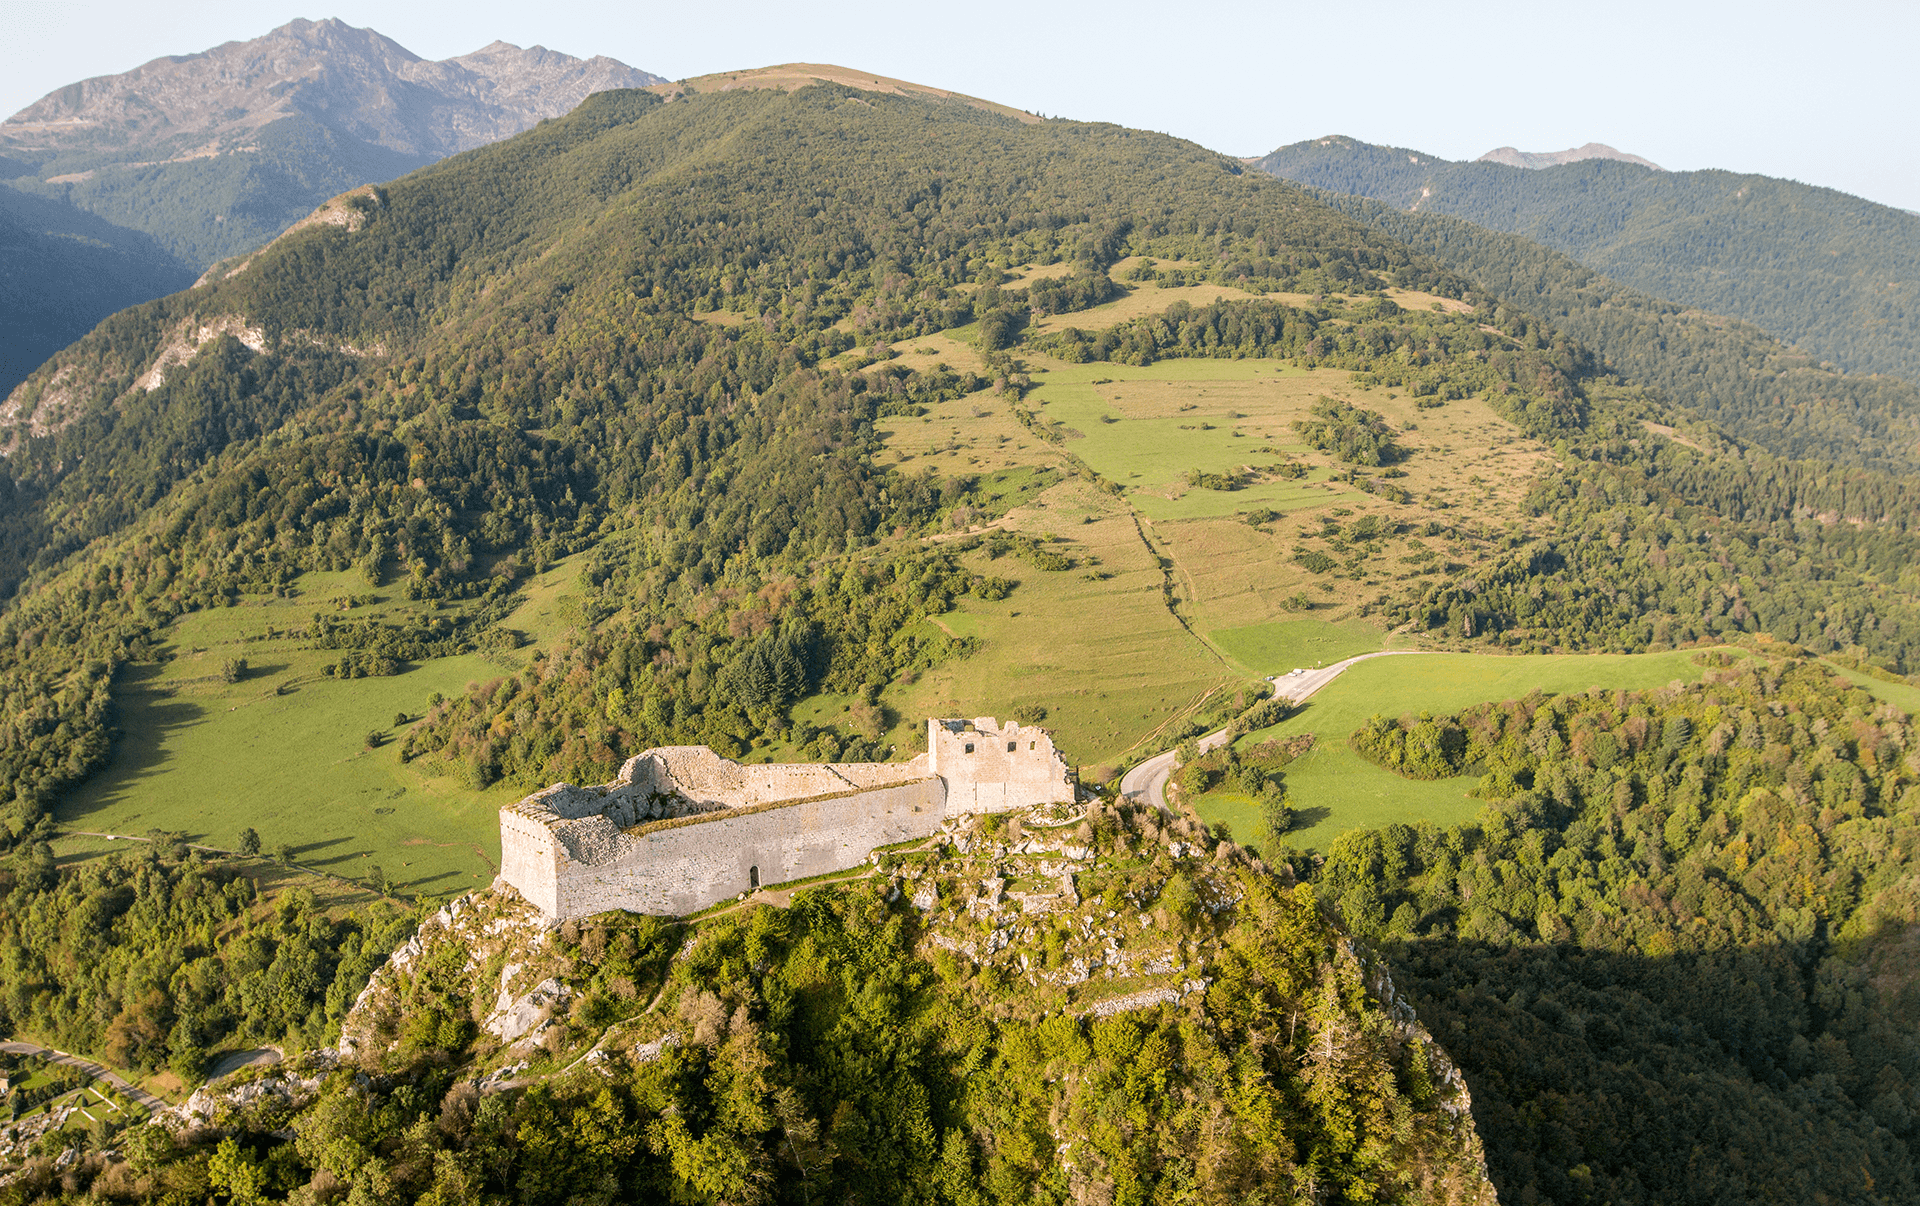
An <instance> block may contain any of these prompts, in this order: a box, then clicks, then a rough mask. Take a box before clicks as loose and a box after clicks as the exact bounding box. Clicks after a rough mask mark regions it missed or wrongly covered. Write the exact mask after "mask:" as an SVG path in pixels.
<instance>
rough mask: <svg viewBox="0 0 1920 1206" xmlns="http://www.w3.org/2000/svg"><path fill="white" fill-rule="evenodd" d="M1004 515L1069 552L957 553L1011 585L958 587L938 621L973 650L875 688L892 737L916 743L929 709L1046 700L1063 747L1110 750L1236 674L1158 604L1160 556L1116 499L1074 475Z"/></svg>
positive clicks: (933, 712) (1010, 706) (1103, 757)
mask: <svg viewBox="0 0 1920 1206" xmlns="http://www.w3.org/2000/svg"><path fill="white" fill-rule="evenodd" d="M1010 520H1011V522H1010V524H1009V526H1010V527H1012V528H1013V529H1014V530H1015V531H1020V532H1025V533H1029V534H1033V535H1036V536H1038V535H1046V534H1055V535H1059V536H1061V537H1063V540H1062V541H1061V542H1060V543H1058V544H1053V545H1050V546H1049V547H1050V548H1053V549H1056V550H1058V551H1060V552H1062V553H1065V554H1066V555H1067V556H1069V557H1071V558H1073V559H1074V561H1075V563H1076V564H1075V566H1074V568H1072V569H1067V570H1052V571H1048V570H1040V569H1036V568H1035V567H1034V566H1033V565H1031V564H1030V563H1028V562H1026V561H1023V560H1021V559H1020V558H1019V557H1017V556H1015V555H1012V554H1008V555H1006V556H1003V557H1000V558H998V559H990V558H989V557H988V555H987V553H986V552H985V550H976V551H974V552H970V553H968V554H966V555H965V558H964V560H965V562H966V564H967V565H968V566H969V567H970V568H972V569H974V570H975V571H977V572H979V573H983V574H989V575H993V576H996V577H1006V578H1011V579H1014V580H1015V581H1017V582H1018V583H1019V585H1018V587H1017V588H1016V589H1015V590H1014V592H1013V594H1012V595H1011V596H1009V597H1008V598H1006V599H1003V600H999V601H997V602H987V601H984V600H980V599H973V598H969V599H966V600H963V601H962V602H961V603H960V605H959V606H958V608H957V609H956V610H955V611H954V612H953V613H951V614H949V615H946V616H942V617H940V619H939V620H938V621H937V623H938V624H939V626H940V627H942V628H945V629H946V630H948V631H949V632H951V633H953V634H954V635H956V636H973V637H977V638H978V639H979V641H980V642H981V647H980V650H979V652H977V653H975V654H974V655H973V656H971V657H967V658H962V659H958V660H955V661H952V662H949V663H947V664H945V665H942V666H936V667H934V668H933V669H931V670H929V671H926V672H925V673H924V674H922V675H921V676H920V677H919V678H918V679H917V680H916V681H914V682H911V683H897V684H894V685H892V686H889V687H888V688H887V689H886V690H885V691H884V692H883V693H882V696H881V699H882V702H883V703H884V704H886V705H887V707H888V708H889V709H890V710H891V712H892V713H894V714H895V716H897V717H898V720H899V724H898V726H897V727H896V730H895V735H894V737H893V740H895V741H896V742H897V743H899V745H900V748H901V749H902V750H903V751H905V750H912V749H918V748H919V743H920V735H919V733H918V726H919V725H921V724H922V723H924V719H925V717H927V716H982V715H993V716H997V717H999V718H1000V719H1002V720H1005V719H1007V718H1009V717H1010V716H1011V715H1012V714H1013V711H1014V709H1015V708H1019V707H1022V706H1033V707H1043V708H1046V709H1047V719H1046V721H1045V723H1046V725H1047V727H1048V728H1049V729H1051V730H1053V733H1054V739H1055V740H1056V741H1057V742H1058V743H1059V744H1060V748H1061V750H1062V752H1063V753H1065V755H1066V757H1067V758H1068V760H1069V761H1071V762H1074V763H1079V764H1091V763H1095V762H1103V761H1109V760H1111V759H1113V758H1116V757H1117V756H1118V755H1119V754H1120V753H1121V752H1122V751H1124V750H1126V749H1128V748H1130V747H1132V746H1133V745H1135V744H1136V743H1138V742H1139V741H1140V740H1141V739H1142V738H1144V737H1146V736H1147V735H1148V734H1149V733H1151V732H1152V731H1154V730H1155V729H1156V728H1158V727H1160V726H1161V725H1162V724H1164V723H1165V722H1166V721H1167V720H1168V719H1169V718H1170V717H1172V716H1174V715H1175V714H1177V713H1178V712H1180V711H1181V710H1182V709H1184V708H1185V707H1187V706H1188V705H1189V704H1190V703H1192V702H1193V701H1194V700H1195V699H1197V698H1198V697H1200V696H1202V695H1204V694H1206V693H1207V692H1208V691H1210V690H1212V689H1213V688H1214V687H1216V686H1219V685H1221V684H1223V683H1226V682H1228V681H1230V680H1235V681H1237V676H1236V675H1234V674H1233V673H1232V672H1231V671H1230V670H1229V669H1228V667H1227V666H1226V665H1225V664H1224V663H1223V662H1222V660H1221V659H1220V658H1218V657H1217V656H1215V655H1214V654H1213V653H1212V651H1210V650H1209V649H1208V648H1207V647H1206V646H1205V645H1204V644H1202V643H1201V642H1200V641H1198V640H1195V639H1194V638H1193V637H1192V636H1191V635H1190V634H1189V633H1188V632H1187V631H1186V629H1184V628H1182V627H1181V626H1180V624H1179V622H1178V621H1177V620H1175V619H1174V617H1173V616H1172V614H1171V613H1169V612H1168V611H1167V607H1166V603H1165V598H1164V595H1163V594H1162V581H1163V578H1162V575H1161V571H1160V568H1159V566H1158V565H1157V564H1156V563H1155V561H1154V560H1153V557H1152V555H1151V554H1150V553H1149V552H1148V550H1147V547H1146V546H1145V545H1144V544H1143V543H1142V542H1141V540H1140V536H1139V532H1138V530H1137V529H1136V528H1135V526H1134V521H1133V518H1132V516H1131V515H1130V514H1129V513H1128V512H1127V511H1126V510H1125V509H1124V508H1123V507H1121V506H1120V505H1119V504H1117V503H1116V502H1115V501H1114V500H1113V499H1111V498H1110V497H1108V496H1107V495H1105V494H1102V493H1101V492H1099V491H1097V490H1095V489H1093V488H1092V487H1091V486H1089V485H1087V484H1086V483H1085V482H1082V481H1079V480H1077V479H1071V480H1067V481H1064V482H1062V483H1060V484H1059V485H1057V486H1055V487H1053V488H1051V489H1049V490H1048V491H1046V492H1045V493H1044V494H1042V495H1041V496H1040V497H1039V498H1038V499H1036V500H1035V502H1034V504H1033V505H1031V506H1027V507H1023V508H1021V509H1020V510H1018V511H1016V512H1015V513H1014V514H1013V515H1012V516H1011V517H1010ZM1087 520H1091V521H1092V522H1086V521H1087ZM908 730H912V731H911V732H909V731H908ZM909 741H911V742H912V744H911V745H909V744H908V742H909Z"/></svg>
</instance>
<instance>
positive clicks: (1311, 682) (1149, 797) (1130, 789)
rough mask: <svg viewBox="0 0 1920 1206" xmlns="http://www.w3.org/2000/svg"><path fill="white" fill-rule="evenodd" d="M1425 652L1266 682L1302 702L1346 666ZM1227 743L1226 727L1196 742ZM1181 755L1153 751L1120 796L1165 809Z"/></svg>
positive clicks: (1125, 780)
mask: <svg viewBox="0 0 1920 1206" xmlns="http://www.w3.org/2000/svg"><path fill="white" fill-rule="evenodd" d="M1422 652H1425V651H1424V650H1419V649H1389V650H1385V651H1382V652H1380V653H1363V654H1361V655H1360V656H1358V657H1350V658H1348V659H1347V660H1345V661H1343V662H1335V663H1334V664H1333V665H1331V666H1323V667H1321V668H1320V669H1318V670H1307V671H1305V672H1299V671H1296V672H1294V673H1291V674H1276V675H1275V676H1273V677H1272V678H1270V679H1268V680H1267V681H1268V682H1270V683H1272V684H1273V697H1274V698H1275V699H1285V700H1290V701H1292V702H1293V703H1295V704H1301V703H1305V702H1306V699H1307V697H1308V696H1309V695H1312V694H1313V693H1314V692H1316V691H1318V690H1319V689H1320V688H1322V687H1324V686H1326V685H1327V684H1328V683H1330V682H1332V681H1333V680H1334V679H1336V678H1339V677H1340V676H1341V675H1342V674H1344V673H1346V671H1347V668H1348V667H1350V666H1353V665H1356V664H1358V663H1360V662H1364V661H1366V660H1367V659H1369V658H1376V657H1401V656H1406V655H1411V654H1418V653H1422ZM1226 742H1227V730H1226V729H1219V730H1217V731H1215V732H1212V733H1208V734H1207V735H1206V736H1205V737H1202V738H1200V740H1199V742H1198V743H1197V744H1198V746H1199V747H1200V750H1201V752H1202V753H1205V752H1206V751H1207V750H1212V749H1218V748H1219V747H1221V746H1223V745H1225V744H1226ZM1179 756H1180V751H1179V750H1177V749H1171V750H1167V751H1165V752H1164V753H1159V754H1155V755H1154V756H1153V757H1151V758H1149V759H1147V760H1146V761H1145V762H1142V763H1140V765H1138V766H1136V767H1134V768H1133V769H1132V770H1130V771H1128V772H1127V773H1126V774H1125V775H1124V776H1123V777H1122V778H1121V780H1120V795H1121V796H1122V797H1123V798H1125V799H1128V800H1143V801H1145V802H1146V803H1149V804H1151V805H1153V806H1154V807H1155V808H1158V809H1159V810H1160V811H1161V812H1165V811H1166V810H1167V780H1168V779H1169V778H1171V777H1172V775H1173V766H1174V761H1175V759H1177V758H1178V757H1179Z"/></svg>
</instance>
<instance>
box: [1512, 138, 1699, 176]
mask: <svg viewBox="0 0 1920 1206" xmlns="http://www.w3.org/2000/svg"><path fill="white" fill-rule="evenodd" d="M1585 159H1614V160H1618V161H1619V162H1621V163H1637V164H1639V165H1640V166H1641V167H1643V168H1652V169H1653V170H1654V171H1656V172H1664V171H1666V170H1667V169H1665V168H1663V167H1661V166H1660V165H1659V164H1657V163H1655V162H1654V161H1653V160H1651V159H1642V158H1641V157H1640V156H1638V155H1629V154H1627V153H1626V152H1625V151H1622V150H1617V149H1615V148H1613V147H1610V146H1608V145H1607V144H1606V143H1604V142H1590V143H1587V144H1586V145H1585V146H1578V147H1569V148H1568V149H1566V150H1564V151H1523V150H1520V149H1519V148H1518V147H1495V148H1494V149H1493V150H1491V151H1488V152H1487V153H1486V154H1484V155H1482V156H1480V158H1478V159H1476V160H1474V162H1475V163H1502V164H1505V165H1506V166H1508V167H1517V168H1549V167H1559V166H1560V165H1561V164H1563V163H1579V162H1580V161H1582V160H1585Z"/></svg>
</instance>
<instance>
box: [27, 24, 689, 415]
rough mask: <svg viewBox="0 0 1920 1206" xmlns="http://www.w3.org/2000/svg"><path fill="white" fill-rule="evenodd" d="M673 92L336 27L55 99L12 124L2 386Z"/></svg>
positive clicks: (523, 58)
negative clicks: (521, 149) (194, 285)
mask: <svg viewBox="0 0 1920 1206" xmlns="http://www.w3.org/2000/svg"><path fill="white" fill-rule="evenodd" d="M661 82H662V81H661V79H660V77H659V76H656V75H652V74H650V73H648V72H645V71H640V70H638V69H636V68H633V67H629V66H627V65H626V64H625V63H621V62H617V61H615V60H613V59H609V58H605V57H595V58H591V59H578V58H574V57H573V56H571V55H565V54H560V53H558V52H557V51H552V50H548V49H546V48H545V47H543V46H533V47H528V48H524V49H523V48H521V47H519V46H514V45H512V44H510V43H507V42H495V43H493V44H492V45H490V46H484V47H482V48H481V49H479V50H476V51H474V52H473V53H471V54H465V55H460V56H459V57H457V58H451V59H444V60H441V61H439V62H435V61H432V60H428V59H423V58H421V57H420V56H419V55H417V54H414V53H413V52H412V51H410V50H408V49H407V48H406V47H404V46H402V45H400V44H399V43H398V42H395V41H393V40H392V39H391V38H388V37H385V36H383V35H382V34H379V33H377V32H375V31H374V30H371V29H356V28H354V27H353V26H350V25H347V24H346V23H344V22H342V21H337V20H327V21H293V22H290V23H288V24H286V25H283V26H281V27H280V28H279V29H276V30H274V31H273V32H271V33H269V34H266V35H265V36H263V37H259V38H254V39H253V40H251V41H247V42H227V43H224V44H223V45H220V46H216V47H214V48H213V49H212V50H208V51H205V52H203V53H200V54H189V55H170V56H168V57H165V58H159V59H155V60H153V61H152V62H150V63H147V64H146V65H144V66H141V67H137V68H135V69H134V70H132V71H128V72H124V73H122V74H120V75H105V76H98V77H95V78H93V79H89V80H82V81H80V82H78V83H74V84H69V85H67V86H66V87H64V88H61V89H58V90H56V91H54V92H51V93H49V94H48V95H46V96H44V97H42V98H41V99H39V100H38V101H35V102H34V103H33V104H31V105H28V106H27V107H26V108H25V109H22V110H21V111H20V112H18V113H16V114H14V115H13V116H12V117H10V118H8V119H7V120H6V121H4V122H0V330H3V331H5V332H6V333H5V334H4V335H0V392H4V391H5V390H8V389H11V388H12V387H13V386H14V385H15V384H17V383H18V382H19V381H20V380H21V379H22V378H24V377H25V376H26V375H27V374H28V373H30V372H31V371H33V369H34V367H35V366H37V365H39V364H40V363H42V362H43V361H45V360H46V358H47V357H48V356H50V355H52V354H53V353H54V352H55V351H58V350H59V349H60V348H62V347H64V346H66V345H67V344H68V343H71V342H72V341H73V340H75V339H78V338H79V337H80V336H81V335H82V334H84V333H85V332H86V331H87V330H89V329H90V328H91V327H92V326H93V325H94V324H95V323H97V322H99V321H100V320H101V319H103V318H105V317H106V316H107V315H109V314H111V313H113V312H115V311H117V310H120V309H123V308H124V307H127V306H130V305H135V304H138V303H139V302H142V301H147V300H149V299H151V298H155V297H159V296H161V295H163V294H166V293H169V292H172V291H173V290H175V289H180V288H184V287H185V286H186V285H187V284H189V283H191V282H192V281H193V279H194V278H195V277H196V276H198V275H199V274H200V273H201V272H202V271H203V270H204V269H206V268H207V266H208V265H210V264H212V263H214V262H216V261H218V260H222V259H225V258H227V257H229V256H234V255H241V254H244V253H246V252H249V251H252V250H254V249H256V248H258V247H260V246H261V245H263V244H264V243H266V242H267V241H268V240H270V239H272V238H273V237H275V236H276V235H278V234H280V233H281V232H282V231H284V230H286V229H287V228H288V227H289V226H290V225H292V224H293V223H294V222H296V221H298V220H300V219H301V218H302V217H304V216H305V215H307V214H308V213H310V212H311V211H312V210H313V209H314V207H315V206H317V205H319V204H320V203H321V202H323V201H325V200H326V199H327V198H329V197H332V196H335V195H337V194H339V193H342V192H344V191H346V190H348V189H351V188H354V187H357V186H359V185H363V184H369V183H377V182H380V181H385V180H392V179H394V178H396V177H399V176H404V175H405V174H407V173H408V172H410V171H413V170H414V169H415V168H420V167H424V166H426V165H427V164H429V163H432V162H434V161H435V160H438V159H441V158H444V157H445V156H448V155H452V154H456V153H458V152H460V151H466V150H471V149H472V148H474V147H477V146H482V145H484V144H486V143H489V142H495V141H498V140H500V139H502V138H507V137H510V136H512V135H514V134H517V133H519V132H520V131H522V130H525V129H527V128H528V127H530V126H532V125H534V124H536V123H537V122H539V121H541V120H543V119H545V118H549V117H558V116H560V115H562V114H564V113H567V112H569V111H570V110H572V109H573V107H574V106H575V105H578V104H579V103H580V102H581V101H582V100H584V99H586V98H587V97H588V96H590V95H592V94H593V93H596V92H605V91H608V90H610V89H616V88H644V87H647V86H649V85H657V84H659V83H661Z"/></svg>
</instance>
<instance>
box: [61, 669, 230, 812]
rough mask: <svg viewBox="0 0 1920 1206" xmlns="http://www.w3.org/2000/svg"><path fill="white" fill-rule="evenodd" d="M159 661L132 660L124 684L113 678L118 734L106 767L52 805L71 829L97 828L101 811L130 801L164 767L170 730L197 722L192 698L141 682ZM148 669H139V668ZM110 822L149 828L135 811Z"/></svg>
mask: <svg viewBox="0 0 1920 1206" xmlns="http://www.w3.org/2000/svg"><path fill="white" fill-rule="evenodd" d="M158 670H159V668H158V667H148V666H136V667H133V672H135V673H131V674H130V677H131V679H132V681H131V683H130V684H129V685H128V689H126V690H124V691H123V690H122V689H121V685H122V684H121V683H120V682H116V683H115V685H114V686H115V689H114V692H113V700H114V707H113V719H114V724H115V727H116V728H117V730H118V736H117V737H116V738H115V740H114V742H113V749H112V753H111V755H110V756H109V760H108V762H107V765H106V768H105V769H104V770H102V771H100V773H98V774H96V775H94V776H93V777H91V778H90V779H88V780H87V781H86V782H85V783H83V784H81V785H80V786H79V787H78V788H75V789H74V790H72V791H70V792H68V793H66V795H65V796H64V797H63V798H62V799H61V800H60V802H59V803H58V804H57V805H56V806H55V807H54V817H55V819H56V820H58V821H59V822H60V823H61V824H62V825H69V826H72V827H73V828H75V829H89V830H97V829H101V828H102V825H101V823H100V822H99V821H98V820H97V818H98V817H99V816H100V815H101V814H105V813H108V812H116V814H117V810H118V809H120V808H121V807H123V806H125V805H126V804H129V803H131V802H132V801H133V800H134V799H135V798H136V794H137V793H138V791H139V790H140V788H141V785H142V784H144V783H145V782H146V781H148V780H149V779H153V778H155V777H157V776H159V775H160V774H162V773H163V772H164V771H165V770H166V769H167V761H168V759H169V757H170V755H169V754H168V752H167V738H168V736H169V735H170V734H171V733H174V732H176V731H178V730H181V729H185V728H187V727H189V726H190V725H193V724H195V723H197V722H198V721H199V720H200V719H201V717H202V715H203V714H204V711H205V709H204V708H203V707H202V706H201V705H199V704H197V703H194V702H193V701H191V700H187V699H181V698H176V697H174V696H171V695H156V694H150V693H148V692H147V691H145V690H143V689H142V685H143V684H144V683H145V682H147V681H150V680H151V679H152V678H153V675H154V674H156V673H158ZM142 671H149V672H150V673H146V674H144V675H143V674H140V673H137V672H142ZM114 824H115V825H117V826H118V827H119V829H118V831H120V832H131V833H136V834H137V833H141V832H144V831H145V830H146V828H147V825H146V824H144V823H142V817H141V815H140V814H139V813H137V812H136V813H129V814H117V815H116V816H115V820H114ZM206 836H207V835H206V834H204V833H189V834H188V835H187V840H188V841H195V842H197V841H204V840H205V839H206Z"/></svg>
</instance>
